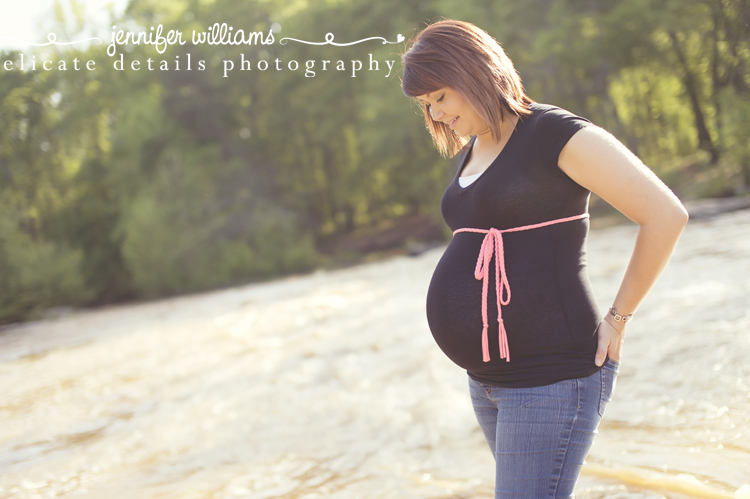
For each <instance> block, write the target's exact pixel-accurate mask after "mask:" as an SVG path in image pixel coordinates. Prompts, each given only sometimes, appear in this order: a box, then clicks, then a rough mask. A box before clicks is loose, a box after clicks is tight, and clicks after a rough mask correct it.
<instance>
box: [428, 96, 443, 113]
mask: <svg viewBox="0 0 750 499" xmlns="http://www.w3.org/2000/svg"><path fill="white" fill-rule="evenodd" d="M443 97H445V94H443V95H441V96H440V98H439V99H438V100H437V102H440V101H441V100H443ZM425 106H427V110H428V111H429V110H430V109H432V106H431V105H430V104H429V103H426V104H425Z"/></svg>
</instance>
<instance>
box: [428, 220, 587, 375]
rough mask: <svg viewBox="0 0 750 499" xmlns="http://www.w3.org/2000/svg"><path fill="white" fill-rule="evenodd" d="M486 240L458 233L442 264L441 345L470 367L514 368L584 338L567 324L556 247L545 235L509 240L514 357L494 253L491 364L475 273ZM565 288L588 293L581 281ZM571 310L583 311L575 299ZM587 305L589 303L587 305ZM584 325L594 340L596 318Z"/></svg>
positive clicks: (434, 293) (437, 301) (438, 271)
mask: <svg viewBox="0 0 750 499" xmlns="http://www.w3.org/2000/svg"><path fill="white" fill-rule="evenodd" d="M514 236H516V235H514ZM517 236H520V234H518V235H517ZM534 236H536V235H534ZM540 236H541V234H540ZM481 242H482V236H481V235H480V236H479V237H475V235H473V234H471V235H470V234H464V235H457V236H456V237H454V238H453V239H452V240H451V243H450V244H449V245H448V247H447V248H446V250H445V253H444V254H443V256H442V258H441V259H440V261H439V262H438V265H437V267H436V268H435V271H434V273H433V276H432V280H431V281H430V286H429V289H428V292H427V321H428V323H429V326H430V330H431V332H432V335H433V337H434V338H435V341H436V342H437V344H438V346H439V347H440V348H441V349H442V350H443V352H444V353H445V354H446V355H447V356H448V357H449V358H450V359H451V360H452V361H453V362H455V363H456V364H457V365H459V366H461V367H462V368H464V369H467V370H469V371H470V372H478V371H482V370H486V369H487V368H488V367H490V366H493V368H495V367H496V368H497V369H506V368H507V369H512V365H513V364H515V361H519V362H524V359H528V358H529V357H532V356H536V355H540V354H546V353H550V352H555V351H559V349H560V348H561V347H566V348H567V347H571V346H572V345H573V344H575V343H577V342H579V341H581V340H582V339H583V337H580V338H578V337H576V334H571V332H570V331H569V328H568V318H567V317H566V310H564V307H565V306H566V303H564V302H563V299H562V298H561V296H560V293H559V290H558V287H559V283H558V280H557V272H556V268H555V258H556V256H555V255H556V254H555V249H554V247H552V246H551V245H550V244H549V241H545V240H544V239H543V238H541V237H532V236H531V235H528V236H526V235H524V238H523V239H521V238H520V237H515V238H514V237H505V238H504V242H505V244H504V246H505V267H506V273H507V277H508V281H509V283H510V287H511V300H510V303H509V304H508V305H503V306H502V317H503V320H504V325H505V329H506V333H507V336H508V346H509V350H510V358H511V361H510V362H509V363H508V362H506V361H505V360H501V359H500V353H499V342H498V322H497V298H496V296H497V295H496V293H495V272H494V257H493V262H492V264H491V266H490V275H489V286H488V296H487V319H488V325H489V328H488V340H489V349H490V357H491V361H490V362H489V363H485V362H483V360H482V328H483V324H482V281H481V280H477V279H476V278H475V277H474V268H475V266H476V260H477V256H478V252H479V247H480V246H481ZM545 243H546V244H545ZM558 263H559V262H558ZM566 285H567V287H566V294H567V295H568V298H567V299H570V297H572V296H576V295H577V294H579V293H580V292H581V286H580V285H579V284H578V283H577V281H575V282H573V285H571V284H570V282H567V283H566ZM576 301H578V302H580V300H578V299H576ZM585 305H586V304H585ZM568 309H569V310H568V311H567V313H568V314H578V312H576V311H575V310H572V309H571V307H570V306H569V303H568ZM588 309H589V307H588V305H586V308H585V310H588ZM579 315H580V314H579ZM574 323H575V320H574ZM584 329H585V330H584ZM584 329H582V331H581V333H582V334H585V335H588V336H587V337H590V334H591V331H589V329H590V328H589V323H587V324H586V326H585V328H584Z"/></svg>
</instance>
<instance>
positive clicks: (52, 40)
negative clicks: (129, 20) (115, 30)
mask: <svg viewBox="0 0 750 499" xmlns="http://www.w3.org/2000/svg"><path fill="white" fill-rule="evenodd" d="M0 40H15V41H17V42H22V43H26V44H28V45H33V46H35V47H46V46H47V45H73V44H74V43H81V42H88V41H89V40H94V43H96V44H97V45H101V44H102V41H101V39H99V38H86V39H85V40H76V41H74V42H58V41H57V35H55V34H54V33H50V34H48V35H47V43H31V42H27V41H26V40H21V39H20V38H13V37H10V36H0Z"/></svg>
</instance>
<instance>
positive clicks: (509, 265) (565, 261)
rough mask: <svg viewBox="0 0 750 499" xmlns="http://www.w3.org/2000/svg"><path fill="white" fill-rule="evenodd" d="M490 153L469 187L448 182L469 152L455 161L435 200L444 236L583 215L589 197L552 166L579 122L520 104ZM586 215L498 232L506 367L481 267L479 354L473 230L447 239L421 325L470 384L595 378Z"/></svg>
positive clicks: (492, 294)
mask: <svg viewBox="0 0 750 499" xmlns="http://www.w3.org/2000/svg"><path fill="white" fill-rule="evenodd" d="M530 108H531V110H532V111H533V113H532V114H531V115H529V116H524V117H521V118H520V119H519V120H518V123H517V124H516V128H515V130H514V132H513V134H512V135H511V137H510V139H509V140H508V142H507V144H506V145H505V147H504V148H503V150H502V151H501V152H500V155H499V156H498V157H497V158H496V159H495V160H494V161H493V162H492V164H490V166H489V167H488V168H487V169H486V170H485V171H484V172H483V173H482V174H481V175H480V176H479V177H478V178H477V179H476V180H475V181H474V182H473V183H471V184H470V185H468V186H467V187H461V186H460V185H459V183H458V177H459V176H460V175H461V171H462V170H463V167H464V165H465V163H466V158H467V156H468V154H469V152H470V150H471V147H472V146H473V143H474V139H472V140H471V142H469V143H468V144H467V145H466V147H465V148H464V150H463V151H461V153H460V155H459V161H458V163H459V166H458V171H457V172H456V175H455V177H454V179H453V181H452V182H451V183H450V184H449V185H448V188H447V189H446V190H445V193H444V194H443V199H442V202H441V209H442V213H443V218H444V219H445V222H446V223H447V224H448V226H449V227H450V228H451V230H453V231H455V230H457V229H461V228H475V229H485V230H489V229H491V228H495V229H500V230H503V229H509V228H512V227H519V226H525V225H531V224H537V223H541V222H547V221H550V220H555V219H561V218H566V217H572V216H574V215H580V214H583V213H586V212H587V211H588V201H589V196H590V191H588V190H587V189H585V188H584V187H582V186H580V185H579V184H577V183H576V182H574V181H573V180H572V179H571V178H570V177H568V176H567V175H566V174H565V172H563V171H562V170H561V169H560V168H559V167H558V166H557V162H558V157H559V155H560V151H561V150H562V149H563V147H564V146H565V144H566V143H567V142H568V140H569V139H570V138H571V137H572V136H573V134H575V133H576V132H577V131H578V130H580V129H581V128H583V127H586V126H590V125H591V122H589V121H588V120H586V119H584V118H581V117H578V116H575V115H574V114H571V113H569V112H568V111H565V110H562V109H560V108H557V107H553V106H548V105H544V104H537V103H533V104H531V105H530ZM588 229H589V221H588V219H587V218H583V219H578V220H573V221H568V222H564V223H556V224H554V225H549V226H545V227H540V228H535V229H531V230H524V231H521V232H510V233H504V234H503V236H502V238H503V247H504V261H505V272H506V277H507V280H508V283H509V285H510V288H511V291H512V293H511V300H510V302H509V303H508V304H507V305H502V319H503V321H504V326H505V330H506V334H507V341H508V347H509V350H510V361H506V360H504V359H501V358H500V353H499V344H498V321H497V315H498V313H497V312H498V311H497V305H496V296H497V295H496V291H495V265H494V262H493V263H492V265H490V269H489V283H490V285H489V291H488V297H487V315H488V317H489V321H488V322H489V330H488V338H489V352H490V360H489V362H484V361H483V358H482V340H481V337H482V327H483V321H482V281H480V280H477V279H476V278H475V276H474V270H475V266H476V265H477V258H478V256H479V252H480V247H481V246H482V242H483V240H484V238H485V234H481V233H467V232H462V233H457V234H455V235H454V237H453V239H452V240H451V242H450V244H449V245H448V248H447V249H446V250H445V253H444V254H443V256H442V258H441V259H440V262H439V263H438V265H437V267H436V268H435V272H434V274H433V276H432V281H431V282H430V287H429V290H428V293H427V320H428V322H429V325H430V330H431V331H432V334H433V336H434V338H435V341H436V342H437V344H438V345H439V346H440V348H441V349H442V350H443V352H445V354H446V355H447V356H448V357H449V358H450V359H451V360H452V361H453V362H455V363H456V364H458V365H459V366H461V367H462V368H464V369H466V370H467V371H468V373H469V376H471V377H472V378H474V379H476V380H478V381H481V382H485V383H488V384H492V385H497V386H503V387H532V386H542V385H547V384H551V383H555V382H558V381H561V380H564V379H572V378H581V377H585V376H589V375H591V374H593V373H594V372H596V371H597V370H598V369H599V367H597V366H596V364H594V356H595V353H596V349H597V337H596V328H597V325H598V323H599V320H600V319H601V317H600V315H599V312H598V306H597V304H596V300H595V298H594V296H593V293H592V290H591V284H590V282H589V278H588V274H587V271H586V236H587V234H588Z"/></svg>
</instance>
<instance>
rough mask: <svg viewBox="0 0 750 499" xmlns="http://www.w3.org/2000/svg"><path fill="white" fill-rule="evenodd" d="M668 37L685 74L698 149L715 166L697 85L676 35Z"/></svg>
mask: <svg viewBox="0 0 750 499" xmlns="http://www.w3.org/2000/svg"><path fill="white" fill-rule="evenodd" d="M669 37H670V38H671V39H672V46H673V47H674V50H675V53H676V54H677V59H678V60H679V61H680V64H681V65H682V68H683V70H684V72H685V77H684V78H683V84H684V85H685V90H686V91H687V93H688V98H689V99H690V105H691V107H692V108H693V116H694V117H695V128H696V131H697V132H698V147H699V148H700V149H703V150H704V151H708V152H709V153H710V154H711V164H712V165H713V164H716V163H717V162H718V161H719V151H718V149H717V148H716V145H715V144H714V142H713V140H711V134H710V133H709V132H708V128H707V127H706V118H705V116H704V115H703V110H702V109H701V105H700V97H699V95H698V85H697V83H696V81H695V77H694V76H693V73H692V71H690V67H689V66H688V63H687V58H686V57H685V54H684V53H683V51H682V48H681V47H680V43H679V41H678V40H677V35H676V34H675V33H674V32H673V31H670V32H669Z"/></svg>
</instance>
